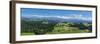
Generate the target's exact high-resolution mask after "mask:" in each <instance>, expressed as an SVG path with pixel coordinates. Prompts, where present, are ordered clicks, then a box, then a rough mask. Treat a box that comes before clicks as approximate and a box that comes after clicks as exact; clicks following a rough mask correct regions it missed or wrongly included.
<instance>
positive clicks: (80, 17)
mask: <svg viewBox="0 0 100 44" xmlns="http://www.w3.org/2000/svg"><path fill="white" fill-rule="evenodd" d="M23 17H27V18H28V17H29V18H30V17H40V18H42V17H57V18H62V19H80V20H92V18H91V17H83V15H81V14H79V15H77V14H72V15H69V16H43V15H23Z"/></svg>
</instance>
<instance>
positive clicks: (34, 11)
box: [21, 8, 92, 20]
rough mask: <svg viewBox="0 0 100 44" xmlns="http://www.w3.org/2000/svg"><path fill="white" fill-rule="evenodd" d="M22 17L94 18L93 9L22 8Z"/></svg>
mask: <svg viewBox="0 0 100 44" xmlns="http://www.w3.org/2000/svg"><path fill="white" fill-rule="evenodd" d="M21 16H22V17H58V18H63V19H73V18H74V19H82V20H92V11H83V10H59V9H39V8H21Z"/></svg>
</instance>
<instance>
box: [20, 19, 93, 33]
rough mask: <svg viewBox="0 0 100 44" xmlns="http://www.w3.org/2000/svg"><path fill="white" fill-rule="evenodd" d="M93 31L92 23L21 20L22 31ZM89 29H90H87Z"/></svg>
mask: <svg viewBox="0 0 100 44" xmlns="http://www.w3.org/2000/svg"><path fill="white" fill-rule="evenodd" d="M83 30H85V31H84V32H91V31H92V24H91V23H69V22H58V23H49V22H48V21H26V20H21V33H34V34H35V35H40V34H60V33H79V32H80V33H81V32H82V31H83ZM87 30H88V31H87Z"/></svg>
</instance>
